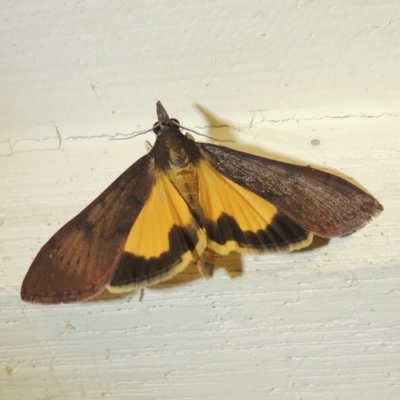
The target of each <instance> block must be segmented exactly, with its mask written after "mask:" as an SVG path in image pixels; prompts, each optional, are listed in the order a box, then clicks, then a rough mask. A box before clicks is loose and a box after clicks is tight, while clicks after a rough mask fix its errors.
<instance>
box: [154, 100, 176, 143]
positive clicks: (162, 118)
mask: <svg viewBox="0 0 400 400" xmlns="http://www.w3.org/2000/svg"><path fill="white" fill-rule="evenodd" d="M157 117H158V122H156V123H155V124H154V125H153V132H154V133H155V134H156V135H158V134H159V133H160V131H161V130H162V129H163V128H165V127H167V126H173V127H177V128H179V127H180V124H179V121H178V120H177V119H175V118H170V117H169V116H168V114H167V112H166V111H165V108H164V107H163V105H162V104H161V102H160V101H157Z"/></svg>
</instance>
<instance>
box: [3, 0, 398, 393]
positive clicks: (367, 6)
mask: <svg viewBox="0 0 400 400" xmlns="http://www.w3.org/2000/svg"><path fill="white" fill-rule="evenodd" d="M0 9H1V10H2V12H1V15H2V18H1V33H2V34H1V36H0V54H1V56H2V62H1V63H0V77H1V78H0V79H1V85H0V90H1V96H0V121H1V122H0V123H1V128H0V188H1V189H0V204H1V207H0V326H1V335H0V398H1V399H3V398H4V399H50V398H55V399H78V398H79V399H99V398H102V397H104V398H110V399H111V398H113V399H174V400H176V399H225V398H229V399H242V398H247V399H261V398H268V399H300V398H302V399H321V398H323V399H376V398H386V399H397V398H399V396H400V369H399V365H400V339H399V338H400V290H399V287H400V261H399V255H400V246H399V244H400V243H399V242H400V228H399V226H400V217H399V215H400V212H399V209H400V190H399V182H400V179H399V178H400V162H399V160H400V158H399V149H400V135H399V106H400V74H399V71H400V43H399V42H400V19H399V13H400V3H399V2H398V1H395V0H391V1H389V0H387V1H382V2H376V1H371V0H369V1H362V2H361V1H352V2H338V1H333V0H324V1H322V0H321V1H318V2H307V1H303V2H302V1H300V2H294V1H279V2H275V1H252V2H249V1H230V2H228V1H219V2H218V1H217V2H182V1H176V0H175V1H172V0H170V1H146V2H139V1H120V0H116V1H113V2H109V1H104V0H97V1H93V0H91V1H59V0H52V1H49V0H45V1H41V2H31V1H26V0H25V1H19V2H9V1H5V0H0ZM157 99H160V100H161V101H163V103H164V105H165V107H166V108H167V110H168V111H169V113H170V115H171V116H174V117H177V118H179V119H180V120H181V122H182V123H183V124H185V125H186V126H188V127H190V128H195V129H197V130H198V131H199V132H202V133H209V134H210V135H211V136H212V137H219V138H230V139H233V140H235V143H233V144H231V145H232V146H233V147H235V148H240V149H243V150H245V151H249V152H257V153H258V154H262V155H265V156H269V155H272V156H274V157H278V158H285V159H289V160H296V161H301V162H303V163H305V164H308V163H309V164H312V165H315V166H320V167H322V168H324V169H327V170H329V171H333V172H336V173H338V174H340V175H344V176H347V177H353V178H354V179H355V180H356V181H357V182H358V183H360V184H361V185H363V186H364V187H365V188H366V189H368V190H369V191H370V192H371V193H373V194H374V195H375V196H376V197H377V198H378V199H379V200H380V201H381V202H382V204H383V205H384V207H385V211H384V213H382V214H381V216H380V217H379V218H378V219H376V220H375V221H373V222H372V223H371V224H369V225H368V226H367V227H365V228H364V229H362V230H361V231H359V232H357V233H355V234H354V235H352V236H350V237H347V238H344V239H334V240H331V241H330V242H329V244H327V245H323V246H321V247H318V248H314V249H313V250H309V251H303V252H298V253H292V254H281V255H272V256H271V255H266V256H258V257H254V256H247V257H243V258H242V259H241V258H240V257H239V256H237V255H230V256H228V257H226V258H219V259H218V261H217V265H218V267H219V268H218V269H217V271H216V273H215V277H214V278H213V279H212V280H210V281H205V280H204V279H202V278H200V277H199V276H198V275H197V272H196V270H195V269H192V268H189V269H188V271H186V272H185V273H184V274H182V275H180V276H178V277H176V278H175V279H173V280H172V282H169V283H166V284H163V285H159V286H157V287H155V288H152V289H148V290H146V291H145V294H144V298H143V300H142V301H141V302H139V301H138V298H137V297H133V298H131V299H130V298H129V297H122V298H117V299H111V300H110V299H108V300H107V299H103V300H99V301H92V302H88V303H85V304H77V305H66V306H54V307H53V306H52V307H43V306H34V305H29V304H24V303H22V302H21V300H20V299H19V288H20V283H21V281H22V279H23V277H24V274H25V272H26V271H27V269H28V267H29V265H30V262H31V261H32V259H33V257H34V256H35V254H36V253H37V251H38V250H39V248H40V247H41V245H43V244H44V243H45V242H46V240H47V239H48V238H49V237H50V236H51V235H52V234H53V233H54V232H55V231H56V230H57V228H59V227H60V226H62V225H63V224H64V223H65V222H67V221H68V220H69V219H70V218H71V217H73V216H74V215H75V214H76V213H77V212H79V211H80V210H81V209H82V208H83V207H84V206H85V205H86V204H87V203H88V202H89V201H90V200H92V199H93V198H94V197H95V196H96V195H97V194H98V193H100V192H101V191H102V190H103V189H104V188H105V187H106V186H107V185H108V184H109V183H111V182H112V181H113V180H114V179H115V178H116V177H117V176H118V175H119V174H120V173H121V172H122V171H124V169H126V168H127V167H128V166H129V165H130V164H131V163H133V162H134V161H135V160H136V159H137V158H138V157H139V156H140V155H142V154H144V152H145V149H144V141H145V140H153V139H154V138H153V136H152V134H151V133H149V134H148V135H147V136H145V137H143V136H140V137H137V138H135V139H133V140H131V141H128V142H118V141H109V140H108V139H109V138H111V137H114V136H115V135H116V133H121V134H129V133H131V132H138V131H141V130H143V129H146V128H149V127H151V126H152V124H153V122H154V121H155V101H156V100H157ZM196 105H197V106H198V107H199V108H196ZM225 123H228V124H230V125H231V127H230V128H229V127H220V128H218V126H220V125H223V124H225ZM210 125H213V127H211V128H210ZM200 139H202V138H200ZM200 139H198V140H200ZM314 139H318V140H319V141H320V144H319V146H313V145H312V144H311V141H312V140H314Z"/></svg>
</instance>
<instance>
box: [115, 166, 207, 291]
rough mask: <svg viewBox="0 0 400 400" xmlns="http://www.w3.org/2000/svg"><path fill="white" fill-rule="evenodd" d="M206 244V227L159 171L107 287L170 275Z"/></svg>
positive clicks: (143, 282) (126, 287) (118, 287)
mask: <svg viewBox="0 0 400 400" xmlns="http://www.w3.org/2000/svg"><path fill="white" fill-rule="evenodd" d="M206 246H207V240H206V235H205V231H204V229H203V227H200V226H199V224H198V223H197V221H196V219H195V217H194V216H193V214H192V212H191V210H190V209H189V206H188V205H187V203H186V202H185V200H184V199H183V198H182V196H181V195H180V194H179V192H178V191H177V189H176V188H175V187H174V186H173V184H172V183H171V182H170V180H169V179H168V177H167V175H166V174H165V173H164V172H162V171H156V174H155V182H154V185H153V187H152V189H151V192H150V195H149V197H148V199H147V201H146V204H145V205H144V206H143V209H142V211H141V213H140V215H139V216H138V218H137V219H136V222H135V224H134V225H133V227H132V229H131V231H130V233H129V236H128V238H127V240H126V243H125V246H124V252H123V254H122V256H121V258H120V260H119V263H118V266H117V269H116V271H115V274H114V276H113V278H112V280H111V282H110V283H109V284H108V285H107V289H108V290H109V291H111V292H115V293H120V292H126V291H131V290H134V289H140V288H143V287H146V286H150V285H154V284H156V283H159V282H161V281H164V280H166V279H169V278H171V277H172V276H174V275H176V274H177V273H178V272H180V271H182V270H183V269H185V268H186V267H187V266H188V265H189V263H190V262H192V261H197V260H198V259H199V256H200V255H201V254H202V253H203V252H204V250H205V248H206Z"/></svg>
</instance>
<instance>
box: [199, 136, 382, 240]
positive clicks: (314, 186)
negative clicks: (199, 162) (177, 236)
mask: <svg viewBox="0 0 400 400" xmlns="http://www.w3.org/2000/svg"><path fill="white" fill-rule="evenodd" d="M198 145H199V149H200V151H201V153H202V155H203V157H204V158H205V160H207V161H208V162H209V163H210V164H211V165H212V166H213V167H214V168H215V169H216V170H217V171H218V172H219V173H221V174H222V175H224V176H225V177H227V178H228V179H229V180H231V181H233V182H235V183H236V184H238V185H239V186H241V187H243V188H246V189H248V190H249V191H251V192H253V193H255V194H257V195H258V196H260V197H262V198H263V199H266V200H267V201H269V202H270V203H271V204H273V205H274V206H275V207H276V209H277V210H278V212H279V213H280V214H284V215H286V216H287V217H289V218H290V219H292V220H293V221H295V222H296V223H298V224H299V225H300V226H301V227H303V228H304V229H306V230H308V231H310V232H313V233H315V234H317V235H319V236H322V237H333V236H346V235H349V234H351V233H353V232H355V231H356V230H358V229H360V228H362V227H363V226H364V225H366V224H367V223H368V222H369V221H370V220H371V219H372V218H373V217H375V216H377V215H378V214H379V213H380V212H381V211H382V210H383V207H382V205H381V204H379V202H378V201H377V200H376V199H375V198H374V197H372V196H371V195H369V194H368V193H366V192H365V191H363V190H362V189H360V188H358V187H357V186H355V185H353V184H351V183H350V182H348V181H346V180H344V179H342V178H340V177H338V176H335V175H332V174H329V173H326V172H323V171H320V170H317V169H314V168H311V167H304V166H299V165H293V164H288V163H284V162H279V161H274V160H270V159H267V158H263V157H258V156H255V155H251V154H247V153H243V152H240V151H236V150H232V149H229V148H226V147H222V146H216V145H212V144H205V143H202V144H200V143H199V144H198Z"/></svg>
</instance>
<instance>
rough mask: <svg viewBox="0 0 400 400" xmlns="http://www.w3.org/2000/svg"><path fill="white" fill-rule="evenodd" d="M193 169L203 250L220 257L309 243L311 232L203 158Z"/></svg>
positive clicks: (277, 249)
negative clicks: (201, 216)
mask: <svg viewBox="0 0 400 400" xmlns="http://www.w3.org/2000/svg"><path fill="white" fill-rule="evenodd" d="M197 170H198V179H199V195H200V204H201V207H202V210H203V214H204V217H205V228H206V233H207V247H208V248H210V249H211V250H213V251H215V252H216V253H218V254H221V255H224V254H228V253H230V252H231V251H237V252H240V253H249V252H250V253H257V252H277V251H292V250H297V249H300V248H302V247H305V246H308V245H309V244H310V243H311V241H312V233H310V232H308V231H307V230H306V229H304V228H302V227H301V226H300V225H299V224H297V223H296V222H295V221H293V220H292V219H290V218H289V217H287V216H286V215H284V214H282V213H280V212H278V210H277V208H276V207H275V206H274V205H272V204H271V203H270V202H269V201H267V200H265V199H264V198H262V197H260V196H259V195H257V194H255V193H254V192H252V191H250V190H248V189H247V188H245V187H243V186H240V185H238V184H237V183H235V182H234V181H233V180H231V179H229V177H228V176H227V175H224V174H222V173H221V172H219V171H218V170H216V169H215V168H214V167H213V166H212V165H211V164H210V163H209V162H208V161H207V160H206V159H203V160H201V161H200V162H199V163H198V169H197Z"/></svg>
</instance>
